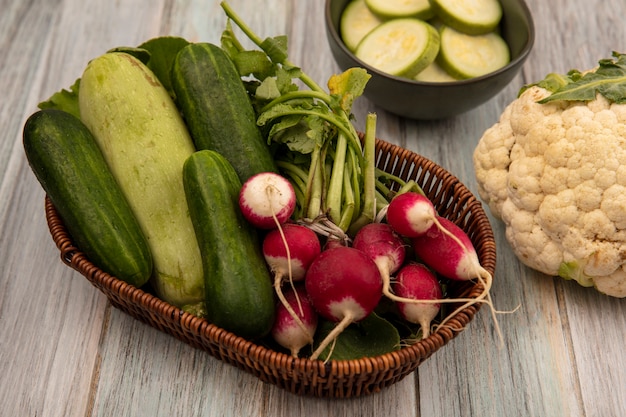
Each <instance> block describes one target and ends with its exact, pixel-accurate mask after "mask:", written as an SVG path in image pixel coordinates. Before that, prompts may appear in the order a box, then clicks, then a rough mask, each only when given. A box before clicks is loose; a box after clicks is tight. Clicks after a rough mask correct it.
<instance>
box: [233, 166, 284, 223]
mask: <svg viewBox="0 0 626 417" xmlns="http://www.w3.org/2000/svg"><path fill="white" fill-rule="evenodd" d="M295 207H296V193H295V191H294V188H293V185H292V184H291V183H290V182H289V180H287V179H286V178H285V177H283V176H281V175H279V174H276V173H275V172H260V173H258V174H255V175H253V176H252V177H250V178H248V179H247V180H246V181H245V182H244V183H243V185H242V187H241V190H240V192H239V208H240V209H241V212H242V213H243V215H244V217H245V218H246V219H247V220H248V221H249V222H250V223H251V224H252V225H254V226H255V227H257V228H259V229H272V228H274V227H276V226H277V225H278V224H282V223H285V222H286V221H287V220H288V219H289V218H290V217H291V215H292V214H293V212H294V210H295Z"/></svg>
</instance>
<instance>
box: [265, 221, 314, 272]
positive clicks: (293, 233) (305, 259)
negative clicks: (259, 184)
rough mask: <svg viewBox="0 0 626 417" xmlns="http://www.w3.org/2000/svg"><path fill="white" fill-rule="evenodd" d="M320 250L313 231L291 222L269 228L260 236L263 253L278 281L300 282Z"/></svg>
mask: <svg viewBox="0 0 626 417" xmlns="http://www.w3.org/2000/svg"><path fill="white" fill-rule="evenodd" d="M321 250H322V249H321V245H320V241H319V238H318V237H317V234H316V233H315V232H314V231H312V230H311V229H309V228H308V227H306V226H302V225H299V224H295V223H285V224H283V225H282V226H281V227H280V228H277V229H274V230H270V231H269V232H268V233H267V235H266V236H265V238H264V239H263V256H265V261H266V262H267V264H268V265H269V266H270V269H271V270H272V271H273V272H274V274H275V275H276V279H277V280H279V281H280V280H282V279H285V278H288V279H290V280H293V281H302V280H303V279H304V276H305V274H306V270H307V269H308V268H309V265H311V262H313V260H314V259H315V258H316V257H317V256H318V255H319V254H320V252H321Z"/></svg>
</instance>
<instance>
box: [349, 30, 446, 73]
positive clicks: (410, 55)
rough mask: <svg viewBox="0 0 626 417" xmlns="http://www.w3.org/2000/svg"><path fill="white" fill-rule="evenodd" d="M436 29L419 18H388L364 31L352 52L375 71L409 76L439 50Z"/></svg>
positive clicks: (416, 71) (423, 66)
mask: <svg viewBox="0 0 626 417" xmlns="http://www.w3.org/2000/svg"><path fill="white" fill-rule="evenodd" d="M439 44H440V41H439V32H437V29H435V28H434V27H433V26H431V25H430V24H428V23H426V22H424V21H423V20H420V19H413V18H405V19H394V20H389V21H387V22H385V23H383V24H381V25H380V26H378V27H376V28H375V29H374V30H372V31H371V32H370V33H368V34H367V35H366V36H365V37H364V38H363V40H362V41H361V42H360V43H359V45H358V47H357V50H356V52H355V55H356V56H357V57H358V58H359V59H361V60H362V61H363V62H365V63H367V64H369V65H371V66H372V67H374V68H376V69H378V70H379V71H382V72H385V73H387V74H391V75H396V76H400V77H408V78H413V77H415V75H417V74H418V73H419V72H420V71H422V70H423V69H424V68H426V67H427V66H429V65H430V64H431V63H432V62H433V61H434V60H435V58H436V57H437V53H438V52H439Z"/></svg>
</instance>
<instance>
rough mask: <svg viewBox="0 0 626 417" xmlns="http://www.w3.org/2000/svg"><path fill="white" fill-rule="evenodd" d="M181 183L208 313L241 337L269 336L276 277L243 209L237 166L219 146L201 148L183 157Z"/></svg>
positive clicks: (208, 315)
mask: <svg viewBox="0 0 626 417" xmlns="http://www.w3.org/2000/svg"><path fill="white" fill-rule="evenodd" d="M183 184H184V188H185V195H186V198H187V205H188V206H189V214H190V215H191V219H192V221H193V224H194V229H195V232H196V238H197V240H198V244H199V245H200V252H201V253H202V261H203V263H202V266H203V269H204V286H205V292H206V299H205V302H206V312H207V318H208V319H209V320H210V321H211V322H213V323H214V324H216V325H217V326H219V327H222V328H224V329H226V330H228V331H231V332H233V333H235V334H237V335H239V336H242V337H246V338H251V339H254V338H257V337H261V336H264V335H266V334H267V333H268V332H269V331H270V329H271V327H272V324H273V322H274V293H273V289H272V279H271V275H270V272H269V269H268V267H267V265H266V263H265V259H264V257H263V254H262V252H261V244H260V241H259V237H258V234H257V232H256V230H255V229H254V228H253V227H252V226H251V225H250V224H249V223H247V221H246V220H245V219H244V217H243V215H242V214H241V211H240V210H239V205H238V198H239V190H240V189H241V181H240V180H239V178H238V176H237V174H236V172H235V170H234V168H233V167H232V165H231V164H230V163H229V162H228V161H227V160H226V159H225V158H224V157H223V156H222V155H220V154H219V153H217V152H215V151H211V150H202V151H198V152H196V153H194V154H193V155H191V156H190V157H189V158H188V159H187V161H185V164H184V166H183Z"/></svg>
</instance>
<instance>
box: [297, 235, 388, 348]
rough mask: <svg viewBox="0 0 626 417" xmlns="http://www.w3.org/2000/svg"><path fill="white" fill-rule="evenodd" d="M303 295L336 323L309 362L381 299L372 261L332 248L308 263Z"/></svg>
mask: <svg viewBox="0 0 626 417" xmlns="http://www.w3.org/2000/svg"><path fill="white" fill-rule="evenodd" d="M304 283H305V286H306V292H307V294H308V295H309V299H310V300H311V303H312V304H313V307H315V310H317V312H318V313H319V314H320V315H321V316H322V317H324V318H326V319H328V320H331V321H334V322H337V325H336V326H335V328H334V329H333V330H332V331H331V332H330V333H329V334H328V336H327V337H326V338H324V340H322V341H321V342H320V344H319V346H318V347H317V349H316V350H315V351H314V352H313V355H312V356H311V359H317V357H318V356H319V355H320V354H321V353H322V352H323V351H324V349H325V348H326V346H328V344H329V343H331V342H332V341H333V340H335V338H336V337H337V336H338V335H339V334H340V333H341V332H342V331H343V330H345V328H346V327H348V326H349V325H350V324H351V323H355V322H358V321H360V320H363V319H364V318H365V317H367V316H368V315H369V314H370V313H371V312H372V311H374V308H375V307H376V305H378V302H379V301H380V299H381V297H382V286H383V283H382V279H381V277H380V272H379V271H378V267H377V266H376V264H375V263H374V261H373V260H372V259H371V258H370V257H369V256H367V254H365V253H364V252H363V251H360V250H358V249H354V248H352V247H348V246H343V247H341V246H340V247H334V248H331V249H327V250H325V251H323V252H322V253H321V254H320V255H319V256H318V257H317V258H316V259H315V260H314V261H313V263H312V264H311V266H310V267H309V270H308V271H307V273H306V277H305V280H304Z"/></svg>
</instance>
